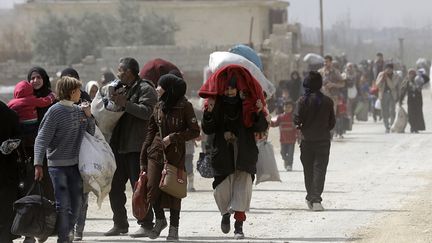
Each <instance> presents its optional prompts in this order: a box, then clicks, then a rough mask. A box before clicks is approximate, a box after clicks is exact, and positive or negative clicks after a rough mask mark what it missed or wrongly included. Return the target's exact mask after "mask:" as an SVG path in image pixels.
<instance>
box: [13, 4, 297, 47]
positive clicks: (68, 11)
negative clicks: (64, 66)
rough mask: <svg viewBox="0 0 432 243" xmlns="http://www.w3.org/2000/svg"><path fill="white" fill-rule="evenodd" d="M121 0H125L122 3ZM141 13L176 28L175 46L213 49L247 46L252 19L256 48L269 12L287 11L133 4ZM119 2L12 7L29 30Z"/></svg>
mask: <svg viewBox="0 0 432 243" xmlns="http://www.w3.org/2000/svg"><path fill="white" fill-rule="evenodd" d="M123 1H124V0H123ZM136 3H138V4H139V6H140V11H141V12H142V13H143V14H145V13H152V12H153V13H156V14H158V15H161V16H165V17H170V18H171V19H172V20H173V21H174V22H175V23H176V24H177V25H178V27H179V31H178V32H177V33H176V34H175V41H176V45H178V46H210V47H212V46H216V45H231V44H234V43H249V31H250V22H251V18H252V17H253V18H254V24H253V30H252V42H253V43H254V45H255V46H257V47H259V46H260V45H261V44H262V43H263V41H264V39H266V38H267V37H268V35H269V34H270V33H269V25H270V23H269V21H270V14H269V13H270V9H286V8H287V7H288V2H284V1H279V0H232V1H226V0H215V1H205V0H201V1H200V0H197V1H136ZM118 4H119V1H116V0H111V1H110V0H105V1H102V0H101V1H83V0H81V1H80V0H77V1H35V2H32V3H27V4H17V5H16V6H15V8H16V11H17V16H19V17H18V18H19V20H20V21H23V22H24V23H26V26H27V27H28V28H29V29H31V28H32V27H34V24H35V23H36V22H37V20H38V19H41V18H43V17H44V16H46V15H47V14H48V13H50V12H51V13H55V14H59V15H75V16H79V15H82V14H83V13H85V12H90V13H91V12H98V13H104V14H112V15H115V14H117V7H118Z"/></svg>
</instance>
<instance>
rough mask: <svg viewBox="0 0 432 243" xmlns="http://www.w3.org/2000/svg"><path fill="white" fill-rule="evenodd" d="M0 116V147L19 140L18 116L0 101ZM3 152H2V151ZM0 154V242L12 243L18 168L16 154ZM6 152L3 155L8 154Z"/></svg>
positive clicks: (14, 237) (13, 152)
mask: <svg viewBox="0 0 432 243" xmlns="http://www.w3.org/2000/svg"><path fill="white" fill-rule="evenodd" d="M0 115H1V117H2V125H1V126H0V145H1V144H2V143H3V142H4V141H6V140H8V139H13V138H19V135H20V134H19V133H20V132H19V123H18V115H17V114H16V113H15V112H14V111H13V110H11V109H9V108H8V107H7V105H6V104H4V103H3V102H1V101H0ZM3 152H4V151H3ZM3 152H0V165H1V168H2V169H1V170H0V195H1V197H2V199H1V200H0V208H1V210H0V242H4V243H12V240H13V239H16V238H18V236H15V235H12V234H11V233H10V229H11V226H12V221H13V207H12V205H13V202H14V201H15V200H16V199H17V196H18V168H17V154H16V152H15V151H12V153H10V154H3ZM9 152H10V151H7V152H5V153H9Z"/></svg>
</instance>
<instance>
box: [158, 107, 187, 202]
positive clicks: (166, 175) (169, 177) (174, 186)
mask: <svg viewBox="0 0 432 243" xmlns="http://www.w3.org/2000/svg"><path fill="white" fill-rule="evenodd" d="M157 117H158V122H156V123H157V125H158V128H159V134H160V136H161V137H162V126H161V123H162V121H161V118H160V116H159V112H158V116H157ZM162 153H163V159H164V168H163V170H162V177H161V180H160V182H159V188H160V189H161V190H162V191H163V192H165V193H168V194H169V195H171V196H173V197H175V198H178V199H182V198H185V197H186V195H187V188H186V187H187V179H186V172H185V171H184V169H179V168H177V167H175V166H174V165H171V164H169V163H168V160H167V157H166V154H165V151H164V150H163V152H162ZM179 167H180V168H184V161H183V163H182V164H180V166H179Z"/></svg>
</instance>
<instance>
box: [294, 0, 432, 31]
mask: <svg viewBox="0 0 432 243" xmlns="http://www.w3.org/2000/svg"><path fill="white" fill-rule="evenodd" d="M288 2H289V3H290V7H289V8H288V19H289V21H290V22H300V23H301V24H302V25H304V26H308V27H319V2H320V1H319V0H288ZM323 9H324V11H323V12H324V27H325V28H329V27H331V26H332V25H333V24H334V23H335V22H337V21H341V20H343V19H348V16H350V17H349V19H350V21H351V26H352V27H360V28H361V27H375V28H378V29H381V28H385V27H414V28H423V27H425V26H428V25H432V11H430V10H432V0H409V1H406V0H323Z"/></svg>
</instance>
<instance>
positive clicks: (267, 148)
mask: <svg viewBox="0 0 432 243" xmlns="http://www.w3.org/2000/svg"><path fill="white" fill-rule="evenodd" d="M257 146H258V161H257V164H256V168H257V173H256V182H255V185H258V184H259V183H261V182H265V181H281V179H280V176H279V170H278V168H277V165H276V158H275V156H274V150H273V145H272V144H271V143H270V142H268V141H265V140H263V141H259V142H257Z"/></svg>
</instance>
